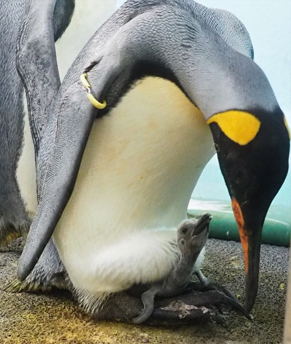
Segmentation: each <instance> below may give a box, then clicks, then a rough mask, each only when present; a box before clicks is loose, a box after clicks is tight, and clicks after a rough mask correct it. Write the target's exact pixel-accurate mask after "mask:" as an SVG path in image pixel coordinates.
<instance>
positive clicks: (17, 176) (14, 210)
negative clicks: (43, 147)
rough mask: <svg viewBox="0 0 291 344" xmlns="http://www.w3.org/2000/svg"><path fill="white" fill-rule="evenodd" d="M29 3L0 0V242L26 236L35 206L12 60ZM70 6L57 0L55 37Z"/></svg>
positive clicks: (19, 91)
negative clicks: (30, 216)
mask: <svg viewBox="0 0 291 344" xmlns="http://www.w3.org/2000/svg"><path fill="white" fill-rule="evenodd" d="M28 4H29V1H28V0H27V1H23V0H21V1H20V0H15V1H5V0H1V1H0V22H1V30H0V42H1V51H0V89H1V102H0V135H1V137H0V245H3V244H7V243H9V242H11V241H12V240H13V239H15V238H17V237H19V236H25V235H26V233H27V231H28V228H29V226H30V219H29V216H28V214H31V213H33V212H34V210H35V208H34V205H33V204H34V203H35V201H34V199H36V195H35V193H34V191H35V188H33V187H32V185H35V172H34V164H33V163H31V164H29V163H28V161H27V160H26V158H27V156H25V157H24V158H23V154H26V153H27V150H26V147H25V148H24V145H26V142H24V141H25V138H24V130H26V128H25V129H24V111H23V85H22V82H21V79H20V77H19V75H18V73H17V70H16V64H15V59H16V41H17V36H18V32H19V26H20V23H21V22H22V20H23V16H25V13H26V7H27V6H28ZM73 10H74V0H58V1H57V2H56V6H55V8H54V11H53V19H52V20H53V26H52V28H53V35H54V39H55V40H57V39H59V38H60V36H61V35H62V34H63V32H64V31H65V29H66V27H67V26H68V24H69V22H70V19H71V16H72V13H73ZM11 23H13V24H11ZM27 129H28V128H27ZM28 155H29V154H28ZM31 157H32V159H33V153H32V155H31Z"/></svg>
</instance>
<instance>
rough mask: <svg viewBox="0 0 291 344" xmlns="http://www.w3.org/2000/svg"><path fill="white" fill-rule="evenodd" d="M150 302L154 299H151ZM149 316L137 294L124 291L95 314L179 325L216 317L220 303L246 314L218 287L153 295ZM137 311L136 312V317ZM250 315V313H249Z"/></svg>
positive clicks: (115, 318) (236, 302)
mask: <svg viewBox="0 0 291 344" xmlns="http://www.w3.org/2000/svg"><path fill="white" fill-rule="evenodd" d="M151 304H153V303H151ZM154 305H155V306H154V307H155V309H154V312H153V313H152V316H150V317H148V316H147V315H148V313H146V314H145V316H144V317H143V314H141V311H142V308H143V305H142V302H141V299H140V298H137V297H133V296H130V295H128V294H127V293H125V292H122V293H117V294H114V295H112V296H111V297H110V298H109V299H108V301H107V302H106V304H105V305H104V307H103V308H102V309H101V310H100V309H99V310H98V311H97V312H96V314H95V317H96V318H97V319H99V320H113V321H120V322H127V323H134V324H137V323H142V322H143V320H144V321H145V322H146V323H147V324H149V325H182V324H188V323H193V322H200V321H207V320H215V321H216V320H218V321H219V322H220V321H221V314H220V313H219V308H218V307H220V305H226V306H229V307H230V308H231V309H233V310H235V311H236V312H237V313H239V314H242V315H244V316H246V317H248V315H247V314H246V312H245V309H244V308H243V307H242V306H241V305H240V304H239V302H238V301H237V300H236V299H235V298H232V297H229V296H228V295H226V294H224V293H223V292H221V291H219V290H210V291H205V292H196V291H192V292H191V293H188V294H184V295H180V296H178V297H173V298H163V299H156V301H155V304H154ZM137 315H139V316H138V317H137ZM248 318H249V317H248Z"/></svg>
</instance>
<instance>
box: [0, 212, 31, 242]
mask: <svg viewBox="0 0 291 344" xmlns="http://www.w3.org/2000/svg"><path fill="white" fill-rule="evenodd" d="M29 226H30V221H29V219H28V217H25V218H24V219H22V220H20V219H17V218H15V217H11V218H10V217H7V216H6V215H2V216H1V212H0V247H6V246H7V245H9V244H10V243H12V242H13V241H14V240H16V239H18V238H20V237H24V238H25V237H26V236H27V233H28V230H29Z"/></svg>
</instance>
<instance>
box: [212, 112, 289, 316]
mask: <svg viewBox="0 0 291 344" xmlns="http://www.w3.org/2000/svg"><path fill="white" fill-rule="evenodd" d="M229 113H231V114H232V115H233V116H238V117H239V116H242V120H239V121H237V122H236V121H231V122H232V124H231V125H229V123H228V122H227V121H224V123H222V122H221V121H220V118H219V117H220V116H225V114H226V115H228V114H229ZM215 116H216V118H217V121H216V120H215V121H209V122H210V127H211V130H212V134H213V137H214V141H215V144H216V147H217V155H218V160H219V164H220V168H221V171H222V174H223V176H224V179H225V182H226V185H227V188H228V191H229V194H230V196H231V199H232V207H233V212H234V216H235V218H236V221H237V225H238V228H239V231H240V237H241V242H242V246H243V250H244V257H245V266H246V310H247V311H248V312H249V311H250V310H251V308H252V307H253V304H254V302H255V298H256V295H257V290H258V277H259V259H260V244H261V233H262V228H263V224H264V220H265V217H266V214H267V211H268V209H269V206H270V204H271V202H272V200H273V199H274V197H275V195H276V194H277V192H278V191H279V189H280V187H281V186H282V184H283V182H284V180H285V177H286V175H287V172H288V156H289V146H290V138H289V134H288V127H287V123H286V120H285V117H284V115H283V113H282V111H281V110H280V108H276V110H275V111H273V112H266V111H263V110H260V109H254V110H248V111H247V112H241V111H236V110H233V111H228V112H226V113H221V114H218V115H215ZM213 117H214V116H213Z"/></svg>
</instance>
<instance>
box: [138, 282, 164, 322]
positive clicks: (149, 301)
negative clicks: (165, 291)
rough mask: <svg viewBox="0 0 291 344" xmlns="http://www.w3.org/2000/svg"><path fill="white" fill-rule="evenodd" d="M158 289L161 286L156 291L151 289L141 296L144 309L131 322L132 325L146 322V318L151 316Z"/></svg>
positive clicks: (153, 288)
mask: <svg viewBox="0 0 291 344" xmlns="http://www.w3.org/2000/svg"><path fill="white" fill-rule="evenodd" d="M160 289H161V286H160V287H159V288H158V289H157V288H155V287H152V288H150V289H149V290H147V291H146V292H144V293H143V294H142V295H141V300H142V302H143V307H144V308H143V310H142V312H141V314H140V315H139V316H138V317H136V318H134V319H133V320H132V322H133V323H134V324H141V323H143V322H145V321H147V320H148V318H149V317H150V316H151V315H152V314H153V312H154V310H155V295H156V294H157V292H158V291H159V290H160Z"/></svg>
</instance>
